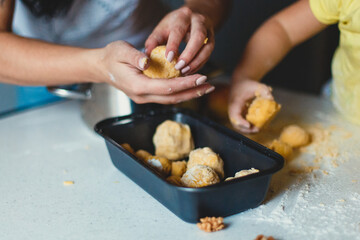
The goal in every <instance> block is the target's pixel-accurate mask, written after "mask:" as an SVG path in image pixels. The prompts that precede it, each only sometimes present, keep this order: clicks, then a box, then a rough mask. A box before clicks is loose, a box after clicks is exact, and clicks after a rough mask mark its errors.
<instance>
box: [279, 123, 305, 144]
mask: <svg viewBox="0 0 360 240" xmlns="http://www.w3.org/2000/svg"><path fill="white" fill-rule="evenodd" d="M280 141H282V142H284V143H287V144H288V145H290V146H291V147H294V148H296V147H301V146H305V145H306V144H308V143H309V142H310V136H309V134H308V133H307V132H306V131H305V130H304V129H302V128H301V127H299V126H297V125H289V126H287V127H285V128H284V129H283V131H282V132H281V134H280Z"/></svg>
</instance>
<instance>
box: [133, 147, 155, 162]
mask: <svg viewBox="0 0 360 240" xmlns="http://www.w3.org/2000/svg"><path fill="white" fill-rule="evenodd" d="M135 156H136V157H137V158H138V159H140V160H143V161H146V159H147V158H148V157H151V156H152V155H151V154H150V153H149V152H147V151H145V150H142V149H139V150H137V151H136V153H135Z"/></svg>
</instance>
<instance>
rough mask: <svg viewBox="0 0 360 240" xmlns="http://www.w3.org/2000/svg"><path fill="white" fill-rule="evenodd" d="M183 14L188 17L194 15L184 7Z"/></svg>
mask: <svg viewBox="0 0 360 240" xmlns="http://www.w3.org/2000/svg"><path fill="white" fill-rule="evenodd" d="M181 12H182V13H183V14H184V15H186V16H190V15H191V14H192V10H191V9H190V8H189V7H187V6H185V7H182V8H181Z"/></svg>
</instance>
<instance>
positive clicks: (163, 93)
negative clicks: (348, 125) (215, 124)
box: [98, 41, 215, 104]
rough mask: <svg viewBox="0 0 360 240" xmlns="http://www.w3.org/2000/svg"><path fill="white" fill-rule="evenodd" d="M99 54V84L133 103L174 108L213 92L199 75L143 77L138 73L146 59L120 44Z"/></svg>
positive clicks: (109, 46)
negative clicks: (113, 89)
mask: <svg viewBox="0 0 360 240" xmlns="http://www.w3.org/2000/svg"><path fill="white" fill-rule="evenodd" d="M99 51H100V56H99V59H100V62H99V64H98V67H99V68H100V72H101V76H99V77H98V79H99V78H100V80H99V82H107V83H109V84H111V85H113V86H114V87H116V88H118V89H120V90H122V91H123V92H124V93H125V94H126V95H127V96H129V97H130V98H131V99H132V100H133V101H134V102H136V103H162V104H175V103H179V102H182V101H186V100H189V99H192V98H195V97H200V96H202V95H204V94H207V93H210V92H212V91H213V90H214V89H215V88H214V87H213V86H211V85H210V84H208V83H205V81H206V76H202V75H200V74H195V75H191V76H186V77H179V78H173V79H150V78H148V77H146V76H145V75H144V74H143V73H142V70H144V69H146V68H147V67H148V66H147V63H146V62H147V61H146V60H147V56H146V55H145V53H143V52H140V51H138V50H136V49H135V48H134V47H133V46H131V45H130V44H128V43H126V42H124V41H117V42H113V43H110V44H109V45H107V46H106V47H105V48H102V49H99Z"/></svg>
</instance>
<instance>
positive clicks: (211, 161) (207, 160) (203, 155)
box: [187, 147, 224, 179]
mask: <svg viewBox="0 0 360 240" xmlns="http://www.w3.org/2000/svg"><path fill="white" fill-rule="evenodd" d="M198 164H201V165H206V166H209V167H211V168H212V169H214V170H215V172H216V173H217V174H218V175H219V177H220V179H223V178H224V161H223V160H222V159H221V158H220V156H219V155H218V154H216V153H214V151H213V150H212V149H211V148H209V147H204V148H198V149H195V150H193V151H191V152H190V154H189V161H188V164H187V167H188V168H192V167H193V166H195V165H198Z"/></svg>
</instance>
